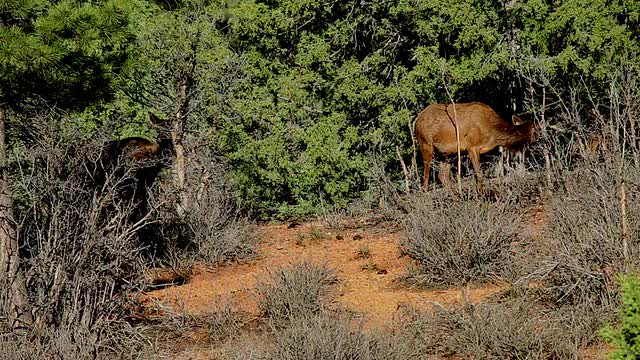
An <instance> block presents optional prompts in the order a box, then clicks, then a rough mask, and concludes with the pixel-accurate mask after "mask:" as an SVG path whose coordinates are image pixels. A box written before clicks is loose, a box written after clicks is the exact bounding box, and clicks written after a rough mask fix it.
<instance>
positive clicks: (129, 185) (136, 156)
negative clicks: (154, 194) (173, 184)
mask: <svg viewBox="0 0 640 360" xmlns="http://www.w3.org/2000/svg"><path fill="white" fill-rule="evenodd" d="M149 117H150V119H151V122H152V124H153V125H154V127H155V128H156V129H157V130H158V139H157V141H156V140H151V139H147V138H143V137H129V138H125V139H121V140H111V141H108V142H106V143H105V144H104V145H103V146H102V148H101V153H100V156H99V158H98V159H97V161H95V162H93V166H92V167H91V168H89V172H90V177H91V179H92V181H90V182H89V183H88V186H89V187H92V188H93V189H95V190H96V191H99V192H100V191H103V190H106V191H111V194H109V196H107V197H106V199H109V200H110V204H105V207H104V208H103V216H104V217H105V219H107V218H108V217H109V216H110V215H109V214H110V213H111V211H113V209H114V206H115V205H116V204H117V203H119V202H124V203H131V204H132V205H133V207H132V208H131V213H130V214H129V215H128V216H127V219H128V222H129V223H130V224H136V223H138V222H139V221H140V220H142V219H143V218H144V217H146V216H148V215H149V214H150V211H151V205H150V199H149V190H150V188H151V187H152V186H153V184H154V182H155V181H156V179H157V177H158V175H159V174H160V172H161V171H162V170H163V169H165V168H166V167H168V166H169V165H170V164H171V160H172V158H173V141H172V140H171V136H170V134H169V132H168V130H167V129H166V126H165V125H166V124H164V122H163V121H162V120H160V119H158V117H156V116H155V115H154V114H150V116H149ZM107 178H111V179H112V180H111V181H112V182H115V184H112V185H115V188H114V189H112V190H109V189H103V187H104V185H105V183H106V181H107ZM143 233H144V229H143ZM143 233H140V234H139V235H140V238H141V240H142V241H143V242H148V241H150V239H144V238H145V237H148V236H147V235H148V234H143Z"/></svg>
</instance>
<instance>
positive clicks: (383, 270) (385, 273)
mask: <svg viewBox="0 0 640 360" xmlns="http://www.w3.org/2000/svg"><path fill="white" fill-rule="evenodd" d="M377 274H378V275H387V270H385V269H382V270H380V271H378V272H377Z"/></svg>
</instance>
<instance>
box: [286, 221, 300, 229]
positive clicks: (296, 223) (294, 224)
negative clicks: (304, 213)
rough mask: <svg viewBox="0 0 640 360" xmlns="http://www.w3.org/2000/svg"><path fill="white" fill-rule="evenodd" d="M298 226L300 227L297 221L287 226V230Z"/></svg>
mask: <svg viewBox="0 0 640 360" xmlns="http://www.w3.org/2000/svg"><path fill="white" fill-rule="evenodd" d="M298 226H300V223H299V222H297V221H294V222H292V223H290V224H289V225H287V229H293V228H295V227H298Z"/></svg>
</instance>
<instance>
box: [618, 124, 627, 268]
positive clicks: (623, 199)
mask: <svg viewBox="0 0 640 360" xmlns="http://www.w3.org/2000/svg"><path fill="white" fill-rule="evenodd" d="M622 130H623V137H622V139H623V140H622V152H621V153H620V222H621V226H622V256H623V258H624V269H625V271H627V266H628V265H629V225H628V223H627V193H626V189H625V184H624V153H625V150H626V145H627V143H626V139H627V127H626V126H625V124H623V125H622Z"/></svg>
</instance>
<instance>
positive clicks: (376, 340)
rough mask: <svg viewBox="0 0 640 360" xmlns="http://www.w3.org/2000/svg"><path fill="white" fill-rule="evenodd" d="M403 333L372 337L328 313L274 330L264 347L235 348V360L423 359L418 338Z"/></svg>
mask: <svg viewBox="0 0 640 360" xmlns="http://www.w3.org/2000/svg"><path fill="white" fill-rule="evenodd" d="M404 335H405V333H404V332H403V331H392V332H389V333H384V334H382V333H380V334H369V333H366V332H364V331H362V329H361V328H359V327H358V326H354V324H352V323H350V322H349V321H347V320H345V319H341V318H337V317H336V316H335V314H329V313H326V312H322V313H318V314H315V315H310V316H305V317H298V318H295V319H293V320H292V321H291V322H290V323H289V324H288V326H287V327H285V328H281V329H272V332H271V333H270V334H269V339H268V340H267V341H265V343H266V344H263V345H262V346H250V347H248V346H245V347H244V348H243V349H235V352H234V353H232V354H231V356H229V358H233V359H246V360H248V359H251V360H259V359H260V360H262V359H271V360H333V359H354V360H394V359H395V360H410V359H416V360H417V359H423V358H424V355H425V354H424V353H421V352H420V347H419V346H418V345H419V341H420V339H418V338H408V337H405V336H404Z"/></svg>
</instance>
